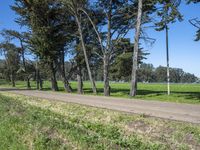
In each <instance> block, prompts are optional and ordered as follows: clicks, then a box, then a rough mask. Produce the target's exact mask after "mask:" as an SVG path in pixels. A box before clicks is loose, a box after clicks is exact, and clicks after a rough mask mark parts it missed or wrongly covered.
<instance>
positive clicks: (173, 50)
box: [0, 0, 200, 77]
mask: <svg viewBox="0 0 200 150" xmlns="http://www.w3.org/2000/svg"><path fill="white" fill-rule="evenodd" d="M13 2H14V1H13V0H4V1H2V2H1V3H0V10H1V12H0V30H2V29H5V28H6V29H13V30H21V29H20V27H19V26H18V25H17V24H16V23H15V22H14V20H15V18H16V17H17V16H16V14H15V13H14V12H13V11H12V10H11V9H10V7H9V5H11V4H12V3H13ZM180 11H181V13H182V14H183V16H184V21H183V22H180V23H179V22H177V23H174V24H172V25H170V30H169V35H170V39H169V43H170V46H169V47H170V66H171V67H178V68H183V69H184V71H186V72H190V73H194V74H195V75H197V76H198V77H200V41H199V42H194V41H193V40H194V38H195V31H196V29H195V28H194V27H193V26H191V25H190V23H189V22H188V20H189V19H191V18H196V17H199V18H200V13H199V12H200V4H196V5H193V4H191V5H185V4H182V5H181V7H180ZM147 33H148V35H149V36H150V37H153V38H155V39H156V43H155V44H154V45H153V46H151V47H149V46H146V45H143V46H144V47H145V48H146V49H148V50H149V52H150V55H149V56H148V59H147V60H145V62H147V63H152V64H153V65H154V66H156V67H157V66H159V65H163V66H165V65H166V55H165V33H164V32H157V31H155V30H153V29H148V30H147ZM133 36H134V33H131V32H130V33H129V34H128V37H130V38H132V37H133ZM0 40H1V39H0Z"/></svg>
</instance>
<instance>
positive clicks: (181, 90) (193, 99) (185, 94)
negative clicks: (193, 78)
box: [0, 81, 200, 104]
mask: <svg viewBox="0 0 200 150" xmlns="http://www.w3.org/2000/svg"><path fill="white" fill-rule="evenodd" d="M31 85H32V88H33V89H34V88H35V83H34V82H32V83H31ZM58 85H59V87H60V91H64V89H63V84H62V82H60V81H59V82H58ZM71 85H72V87H73V89H74V93H76V87H77V83H76V82H71ZM0 86H9V85H8V84H7V83H6V82H3V81H0ZM25 86H26V83H25V82H22V81H18V82H17V87H18V88H25ZM129 86H130V85H129V84H128V83H111V89H112V92H111V96H115V97H125V98H128V97H129V96H128V94H129ZM50 87H51V85H50V82H44V88H45V90H50ZM97 88H98V92H99V95H103V83H101V82H97ZM166 90H167V88H166V85H165V84H142V83H139V85H138V96H137V98H140V99H148V100H159V101H169V102H180V103H192V104H200V84H172V85H171V90H172V94H171V95H170V96H167V95H166ZM84 93H85V94H92V91H91V88H90V83H89V82H84Z"/></svg>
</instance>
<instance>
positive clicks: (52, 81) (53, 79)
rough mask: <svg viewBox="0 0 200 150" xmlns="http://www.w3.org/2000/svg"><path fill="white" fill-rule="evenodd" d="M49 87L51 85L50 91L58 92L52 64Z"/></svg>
mask: <svg viewBox="0 0 200 150" xmlns="http://www.w3.org/2000/svg"><path fill="white" fill-rule="evenodd" d="M50 67H51V85H52V91H58V84H57V80H56V70H55V67H54V63H53V62H52V63H51V66H50Z"/></svg>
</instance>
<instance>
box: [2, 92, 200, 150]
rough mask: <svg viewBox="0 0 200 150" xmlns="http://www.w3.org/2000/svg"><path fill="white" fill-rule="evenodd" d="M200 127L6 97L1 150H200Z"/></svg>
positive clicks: (6, 95)
mask: <svg viewBox="0 0 200 150" xmlns="http://www.w3.org/2000/svg"><path fill="white" fill-rule="evenodd" d="M199 143H200V126H199V125H194V124H189V123H183V122H175V121H169V120H162V119H156V118H149V117H147V116H144V115H128V114H124V113H120V112H116V111H110V110H105V109H98V108H93V107H86V106H81V105H76V104H67V103H62V102H55V101H48V100H43V99H38V98H31V97H26V96H19V95H15V94H8V93H5V92H4V93H1V94H0V149H20V150H23V149H56V150H57V149H81V150H82V149H137V150H139V149H141V150H143V149H152V150H154V149H159V150H160V149H167V150H168V149H199V148H200V144H199Z"/></svg>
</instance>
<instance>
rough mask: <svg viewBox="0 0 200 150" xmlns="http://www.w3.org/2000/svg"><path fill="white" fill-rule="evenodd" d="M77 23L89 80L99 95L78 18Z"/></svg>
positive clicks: (93, 89) (95, 92)
mask: <svg viewBox="0 0 200 150" xmlns="http://www.w3.org/2000/svg"><path fill="white" fill-rule="evenodd" d="M76 22H77V25H78V32H79V36H80V41H81V44H82V48H83V53H84V57H85V63H86V67H87V71H88V75H89V79H90V82H91V85H92V91H93V93H94V94H97V89H96V85H95V82H94V80H93V77H92V73H91V69H90V65H89V61H88V56H87V52H86V47H85V43H84V40H83V33H82V27H81V23H80V21H79V19H78V17H77V16H76Z"/></svg>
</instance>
